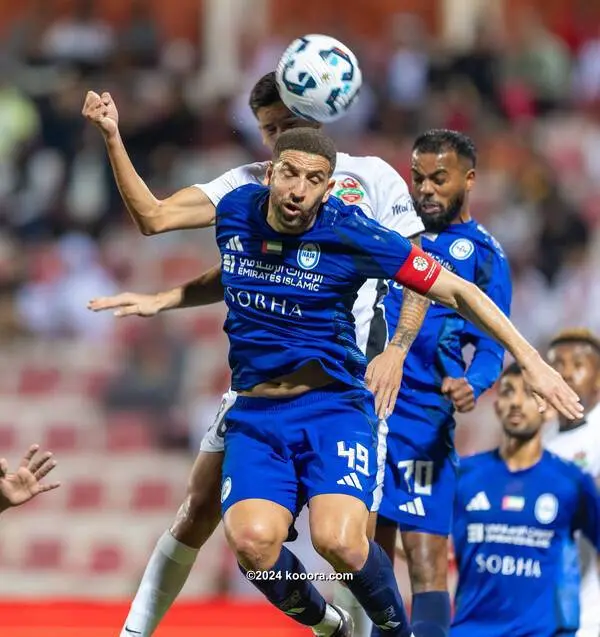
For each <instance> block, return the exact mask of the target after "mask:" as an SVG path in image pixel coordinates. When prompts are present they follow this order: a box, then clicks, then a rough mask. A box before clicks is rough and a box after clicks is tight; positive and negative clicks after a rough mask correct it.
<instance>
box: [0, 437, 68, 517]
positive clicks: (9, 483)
mask: <svg viewBox="0 0 600 637" xmlns="http://www.w3.org/2000/svg"><path fill="white" fill-rule="evenodd" d="M38 451H39V445H31V447H29V449H28V450H27V453H26V454H25V455H24V456H23V459H22V460H21V463H20V464H19V468H18V469H17V470H16V471H15V472H14V473H11V472H10V471H9V470H8V463H7V462H6V460H5V459H4V458H0V513H2V511H6V510H7V509H11V508H13V507H17V506H21V505H22V504H25V503H26V502H29V501H30V500H32V499H33V498H35V497H36V496H38V495H39V494H40V493H46V492H48V491H53V490H54V489H58V487H60V482H52V483H50V484H42V483H41V480H42V479H43V478H45V477H46V476H47V475H48V474H49V473H50V472H51V471H52V470H53V469H54V467H56V460H54V458H53V456H52V453H50V452H49V451H45V452H44V453H43V454H42V455H41V456H39V457H36V456H37V453H38Z"/></svg>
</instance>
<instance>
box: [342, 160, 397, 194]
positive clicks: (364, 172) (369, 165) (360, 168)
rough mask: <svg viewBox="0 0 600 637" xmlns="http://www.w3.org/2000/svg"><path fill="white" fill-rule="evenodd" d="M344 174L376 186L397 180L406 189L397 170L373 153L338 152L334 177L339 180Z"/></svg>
mask: <svg viewBox="0 0 600 637" xmlns="http://www.w3.org/2000/svg"><path fill="white" fill-rule="evenodd" d="M344 175H354V176H356V178H357V179H358V180H359V181H363V182H364V183H365V184H368V185H372V186H377V187H379V186H385V185H386V183H389V182H390V181H397V182H398V183H400V184H402V185H403V186H404V187H406V189H407V190H408V186H407V185H406V182H405V181H404V179H402V177H401V176H400V175H399V174H398V172H397V171H396V170H395V169H394V168H393V167H392V166H391V165H390V164H388V162H387V161H385V160H384V159H381V157H376V156H375V155H348V154H347V153H338V154H337V164H336V168H335V173H334V177H336V179H338V180H339V178H340V177H343V176H344Z"/></svg>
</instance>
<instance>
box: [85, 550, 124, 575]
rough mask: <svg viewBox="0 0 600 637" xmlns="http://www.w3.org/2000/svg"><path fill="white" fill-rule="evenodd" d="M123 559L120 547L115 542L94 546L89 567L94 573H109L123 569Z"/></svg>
mask: <svg viewBox="0 0 600 637" xmlns="http://www.w3.org/2000/svg"><path fill="white" fill-rule="evenodd" d="M124 564H125V560H124V558H123V550H122V547H120V546H118V545H116V544H104V545H100V546H95V547H94V548H93V549H92V553H91V557H90V569H91V570H92V571H93V572H94V573H111V572H114V571H120V570H122V569H123V566H124Z"/></svg>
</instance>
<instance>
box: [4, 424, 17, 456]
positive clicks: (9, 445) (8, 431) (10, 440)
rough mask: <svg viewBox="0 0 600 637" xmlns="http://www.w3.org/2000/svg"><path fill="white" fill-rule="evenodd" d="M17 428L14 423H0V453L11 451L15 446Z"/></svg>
mask: <svg viewBox="0 0 600 637" xmlns="http://www.w3.org/2000/svg"><path fill="white" fill-rule="evenodd" d="M17 440H18V435H17V428H16V426H15V425H11V424H8V423H6V424H5V423H0V455H2V456H4V455H5V454H7V453H9V452H11V451H13V449H15V448H16V446H17Z"/></svg>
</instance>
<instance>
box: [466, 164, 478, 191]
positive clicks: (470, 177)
mask: <svg viewBox="0 0 600 637" xmlns="http://www.w3.org/2000/svg"><path fill="white" fill-rule="evenodd" d="M475 176H476V175H475V168H471V169H470V170H468V171H467V174H466V175H465V179H466V181H467V187H466V190H467V192H470V191H471V190H472V189H473V186H475Z"/></svg>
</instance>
